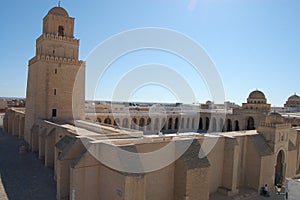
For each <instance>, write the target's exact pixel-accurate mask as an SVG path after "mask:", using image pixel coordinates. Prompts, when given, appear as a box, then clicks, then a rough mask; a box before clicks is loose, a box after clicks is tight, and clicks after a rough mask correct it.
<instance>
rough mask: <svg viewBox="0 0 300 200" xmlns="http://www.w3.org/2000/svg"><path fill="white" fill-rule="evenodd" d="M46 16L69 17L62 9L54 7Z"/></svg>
mask: <svg viewBox="0 0 300 200" xmlns="http://www.w3.org/2000/svg"><path fill="white" fill-rule="evenodd" d="M48 14H52V15H61V16H64V17H69V14H68V12H67V11H66V10H65V9H64V8H62V7H54V8H52V9H51V10H50V11H49V12H48Z"/></svg>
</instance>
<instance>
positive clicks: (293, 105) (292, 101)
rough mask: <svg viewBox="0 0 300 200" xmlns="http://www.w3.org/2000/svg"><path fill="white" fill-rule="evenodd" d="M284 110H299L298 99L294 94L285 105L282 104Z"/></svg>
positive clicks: (299, 98)
mask: <svg viewBox="0 0 300 200" xmlns="http://www.w3.org/2000/svg"><path fill="white" fill-rule="evenodd" d="M284 107H285V108H300V97H299V96H298V95H296V94H294V95H292V96H290V97H289V98H288V100H287V101H286V103H285V104H284Z"/></svg>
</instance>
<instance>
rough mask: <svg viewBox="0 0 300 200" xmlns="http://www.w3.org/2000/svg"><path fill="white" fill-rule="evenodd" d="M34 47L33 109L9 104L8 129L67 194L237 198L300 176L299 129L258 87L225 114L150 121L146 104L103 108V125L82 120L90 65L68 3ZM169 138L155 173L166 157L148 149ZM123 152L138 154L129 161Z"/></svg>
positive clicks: (107, 199)
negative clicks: (130, 111)
mask: <svg viewBox="0 0 300 200" xmlns="http://www.w3.org/2000/svg"><path fill="white" fill-rule="evenodd" d="M36 46H37V53H36V56H35V57H34V58H33V59H31V60H30V61H29V72H28V84H27V99H26V111H24V110H18V109H9V110H8V111H7V112H6V115H5V118H4V129H5V131H6V132H8V133H11V134H13V135H16V136H18V137H20V138H24V139H25V141H26V142H27V143H28V146H29V148H30V149H31V150H32V151H33V152H37V153H38V157H39V159H41V160H42V161H43V162H44V164H45V166H47V167H50V168H53V170H54V174H55V180H56V181H57V195H56V197H57V199H59V200H60V199H72V200H73V199H79V200H81V199H91V200H93V199H95V200H96V199H97V200H99V199H100V200H117V199H120V200H121V199H123V200H143V199H144V200H208V199H210V197H211V195H213V194H215V193H221V194H223V195H226V196H233V197H235V196H238V195H239V193H240V191H241V190H243V189H248V190H252V191H254V193H255V194H258V193H259V191H260V188H261V187H262V186H263V185H264V184H268V185H270V186H272V185H274V184H276V183H279V182H284V180H285V178H286V177H294V176H295V175H296V174H297V173H298V174H299V172H300V129H299V128H296V127H294V128H292V127H291V124H290V123H288V122H289V121H288V120H287V119H285V118H283V117H282V116H281V115H280V114H278V113H275V112H270V104H267V100H266V98H265V95H264V94H263V93H262V92H260V91H254V92H252V93H251V94H250V95H249V98H248V99H247V103H245V104H243V106H242V108H236V109H233V110H232V111H231V112H230V113H226V117H225V118H224V117H222V116H224V113H220V111H217V110H200V111H199V112H193V113H192V114H191V113H190V112H170V113H168V114H167V115H159V114H157V115H154V116H151V117H149V116H147V115H146V114H145V112H144V110H142V111H139V112H136V113H135V114H134V115H131V117H129V116H124V115H121V113H120V114H118V113H114V115H112V114H109V113H105V114H100V115H98V114H97V115H95V116H94V118H95V119H98V122H101V123H93V122H91V119H90V120H85V118H84V83H85V82H84V67H85V66H84V63H83V62H82V61H79V60H78V48H79V41H78V40H77V39H74V18H70V17H69V15H68V13H67V12H66V11H65V10H64V9H63V8H61V7H55V8H53V9H51V10H50V11H49V12H48V14H47V16H46V17H45V18H44V24H43V34H42V36H41V37H40V38H38V39H37V44H36ZM78 72H79V75H78ZM76 77H77V78H78V79H77V78H76ZM74 91H75V93H76V94H75V95H76V98H75V99H74V98H72V97H73V95H74ZM74 100H76V101H75V102H74ZM72 105H73V106H74V105H75V106H76V109H75V114H74V111H73V110H74V109H72ZM222 112H225V111H224V110H223V111H222ZM226 112H227V111H226ZM88 117H89V118H90V117H91V116H88ZM95 119H94V120H95ZM117 119H118V120H117ZM149 119H150V120H149ZM159 132H163V133H165V135H157V133H159ZM199 132H201V133H199ZM172 133H177V134H172ZM186 143H189V145H188V147H187V148H186V149H184V151H183V152H182V154H179V155H178V157H176V156H175V155H177V153H178V152H180V151H181V150H182V146H183V145H184V144H186ZM169 144H171V147H172V148H170V149H169V150H168V153H169V154H167V155H169V156H170V157H172V158H173V157H174V159H173V160H172V161H171V162H169V163H167V164H165V165H161V167H159V168H155V170H154V169H153V170H147V169H149V167H151V166H152V165H154V164H157V163H160V162H162V163H163V162H164V159H168V158H163V159H161V160H159V159H158V158H157V157H155V156H153V157H152V159H151V161H152V162H150V163H149V162H148V163H146V162H145V159H144V158H143V155H144V154H147V153H149V152H155V151H157V150H160V149H162V148H163V147H165V146H167V145H169ZM207 144H211V145H208V146H209V147H211V149H209V151H206V150H207V147H208V146H207ZM118 149H122V150H125V151H126V152H130V153H134V154H131V155H132V157H129V158H125V157H123V154H120V152H119V151H118ZM200 152H204V153H205V154H204V156H199V155H200V154H199V153H200ZM99 155H101V156H103V157H102V158H104V160H101V159H99ZM106 161H111V162H112V163H113V164H114V165H109V164H108V163H107V162H106ZM116 166H117V167H116ZM133 168H137V169H138V171H135V172H132V171H131V170H132V169H133ZM270 189H271V190H272V189H273V187H270Z"/></svg>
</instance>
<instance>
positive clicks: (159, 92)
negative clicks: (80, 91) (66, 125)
mask: <svg viewBox="0 0 300 200" xmlns="http://www.w3.org/2000/svg"><path fill="white" fill-rule="evenodd" d="M16 3H18V4H19V5H20V6H18V7H14V6H13V5H14V4H16ZM4 4H5V7H7V8H11V9H6V10H5V11H4V12H2V13H1V15H2V16H1V24H2V26H3V27H6V28H5V29H3V30H2V37H1V44H2V48H1V55H2V56H3V57H2V58H1V63H0V64H1V70H2V74H3V75H2V78H1V81H0V85H1V90H0V94H1V96H16V97H25V93H26V92H25V91H26V81H25V80H26V79H27V64H28V60H29V59H31V58H32V57H33V56H34V54H35V40H36V39H37V38H38V37H39V36H40V35H41V33H42V30H41V25H42V21H41V20H40V19H41V18H42V17H43V16H44V15H45V14H46V13H47V11H48V10H49V9H50V8H51V7H54V6H57V2H55V1H43V2H39V3H34V2H23V1H9V2H5V3H4ZM61 6H62V7H64V8H66V9H67V10H68V12H69V14H70V16H72V17H75V36H76V37H77V38H79V39H80V40H81V41H80V45H81V46H80V59H82V60H86V58H88V55H89V54H90V52H91V51H92V50H93V49H94V48H95V47H96V46H97V45H98V44H99V43H101V42H103V41H104V40H106V39H107V38H109V37H111V36H112V35H115V34H118V33H120V32H123V31H126V30H130V29H136V28H144V27H160V28H167V29H172V30H175V31H178V32H180V33H182V34H184V35H186V36H188V37H190V38H192V39H193V40H195V41H196V42H197V43H198V44H200V45H201V46H202V47H203V48H204V49H205V50H206V52H207V54H208V55H209V56H210V58H211V59H212V61H213V62H214V63H215V65H216V68H217V70H218V72H219V74H220V77H221V79H222V80H223V85H224V88H225V100H229V101H233V102H236V103H238V104H241V103H242V102H245V100H246V98H247V96H248V94H249V93H250V92H251V91H253V90H255V89H258V90H261V91H263V92H264V93H265V94H266V97H267V99H268V102H269V103H271V104H272V106H274V105H275V106H283V104H284V103H285V101H286V100H287V98H288V97H289V96H291V95H293V94H294V93H295V92H296V93H300V91H299V87H298V86H299V85H300V84H299V83H300V82H299V79H297V78H298V77H297V74H299V67H298V66H299V64H300V58H299V53H300V45H299V44H300V39H299V37H300V36H299V35H300V34H299V33H300V23H299V22H300V16H299V13H297V10H298V8H299V7H300V4H299V3H298V2H297V1H288V2H283V1H276V2H275V1H265V2H261V1H251V2H250V1H243V2H238V1H235V0H232V1H227V2H220V1H196V0H192V1H152V2H145V1H143V2H140V1H128V2H117V1H110V2H98V1H85V2H76V3H71V2H68V1H62V3H61ZM87 13H88V15H87ZM137 16H138V17H137ZM7 19H10V21H9V23H8V21H7ZM20 20H22V21H20ZM37 27H40V28H37ZM7 38H10V39H7ZM148 53H149V52H142V53H139V52H138V53H136V54H132V55H128V57H127V58H126V57H125V58H122V59H121V61H124V62H123V63H122V62H119V63H116V67H119V66H121V65H125V66H136V65H138V64H144V63H149V62H155V63H157V62H162V63H164V64H167V65H169V66H172V67H174V69H176V70H177V71H179V72H180V73H181V72H182V76H183V77H185V78H186V79H187V80H188V81H189V83H190V84H191V85H192V87H193V89H194V91H195V94H196V95H197V99H198V101H199V102H202V103H203V102H205V101H206V100H209V99H211V98H210V95H209V91H207V89H206V86H205V83H204V81H203V80H199V78H198V79H197V77H194V76H192V75H191V73H189V72H190V71H188V70H186V69H187V68H188V65H187V64H186V63H184V62H183V61H181V60H180V59H179V58H178V57H176V56H175V57H174V56H173V55H168V54H164V53H161V52H154V53H153V52H152V53H151V54H150V56H149V54H148ZM136 58H138V59H136ZM179 65H180V66H179ZM183 66H184V67H183ZM180 68H183V69H180ZM88 69H89V65H88V64H87V85H89V82H88V80H89V76H88ZM11 77H14V78H11ZM108 77H110V76H108ZM108 79H109V78H108ZM104 80H106V79H104ZM144 89H145V90H144V91H142V90H141V91H139V92H136V93H135V94H134V95H133V96H132V98H133V99H132V100H135V101H145V100H146V101H160V100H161V101H164V102H168V101H170V102H174V100H173V99H172V95H171V94H170V93H168V91H167V90H164V89H163V88H144ZM149 91H155V93H154V92H149ZM151 94H152V95H151ZM153 94H155V95H153ZM101 95H102V96H100V100H109V98H110V95H109V93H107V94H106V93H104V94H101ZM158 97H159V98H158ZM87 100H89V98H87ZM184 103H192V102H184Z"/></svg>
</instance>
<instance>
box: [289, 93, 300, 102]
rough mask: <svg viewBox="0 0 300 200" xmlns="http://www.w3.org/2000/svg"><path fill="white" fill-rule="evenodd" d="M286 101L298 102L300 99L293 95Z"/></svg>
mask: <svg viewBox="0 0 300 200" xmlns="http://www.w3.org/2000/svg"><path fill="white" fill-rule="evenodd" d="M288 101H300V97H299V96H298V95H296V94H294V95H292V96H290V97H289V98H288Z"/></svg>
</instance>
